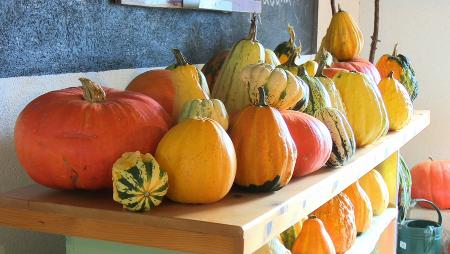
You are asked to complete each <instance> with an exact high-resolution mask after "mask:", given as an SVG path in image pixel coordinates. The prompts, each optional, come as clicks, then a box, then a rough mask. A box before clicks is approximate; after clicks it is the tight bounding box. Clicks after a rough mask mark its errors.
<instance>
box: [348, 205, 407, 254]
mask: <svg viewBox="0 0 450 254" xmlns="http://www.w3.org/2000/svg"><path fill="white" fill-rule="evenodd" d="M397 213H398V211H397V208H388V209H386V211H385V212H384V213H383V214H381V215H380V216H374V217H373V221H372V224H371V225H370V228H369V230H368V231H367V232H364V233H362V234H361V235H359V236H358V237H357V238H356V242H355V243H354V244H353V246H352V247H351V248H350V249H349V250H348V251H346V252H345V254H361V253H371V252H372V251H373V250H374V249H375V247H376V245H377V242H378V240H379V239H380V237H381V236H382V234H383V233H384V231H385V230H386V228H387V227H388V226H389V225H390V224H391V223H392V222H393V221H396V220H397ZM392 240H394V239H392Z"/></svg>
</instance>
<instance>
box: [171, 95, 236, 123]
mask: <svg viewBox="0 0 450 254" xmlns="http://www.w3.org/2000/svg"><path fill="white" fill-rule="evenodd" d="M204 117H206V118H210V119H212V120H215V121H217V122H218V123H219V124H220V125H221V126H222V127H223V128H224V129H225V130H227V129H228V114H227V110H226V109H225V106H224V105H223V103H222V102H221V101H220V100H217V99H194V100H191V101H188V102H186V104H184V107H183V111H182V112H181V114H180V116H179V117H178V122H182V121H184V120H186V119H188V118H204Z"/></svg>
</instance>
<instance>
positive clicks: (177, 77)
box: [167, 49, 209, 120]
mask: <svg viewBox="0 0 450 254" xmlns="http://www.w3.org/2000/svg"><path fill="white" fill-rule="evenodd" d="M173 53H174V55H175V59H176V61H177V63H176V64H175V65H171V66H169V67H168V68H167V69H168V70H170V71H171V78H172V82H173V85H174V87H175V97H174V104H173V109H172V119H173V120H176V119H177V118H178V116H179V114H180V113H181V110H182V108H183V106H184V104H185V103H186V102H188V101H190V100H192V99H208V98H209V88H208V84H207V83H206V78H205V75H203V73H202V72H201V71H200V70H199V69H197V67H195V66H194V65H192V64H189V63H188V62H187V60H186V58H185V57H184V56H183V54H182V53H181V51H180V50H178V49H173Z"/></svg>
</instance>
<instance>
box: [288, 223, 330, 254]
mask: <svg viewBox="0 0 450 254" xmlns="http://www.w3.org/2000/svg"><path fill="white" fill-rule="evenodd" d="M334 253H336V249H335V248H334V245H333V241H332V240H331V238H330V235H329V234H328V232H327V231H326V230H325V227H324V225H323V222H322V221H321V220H320V219H318V218H317V217H316V216H314V215H312V216H310V217H309V218H308V219H307V220H306V221H305V222H303V227H302V230H301V231H300V234H299V236H298V237H297V240H295V243H294V246H293V247H292V254H334Z"/></svg>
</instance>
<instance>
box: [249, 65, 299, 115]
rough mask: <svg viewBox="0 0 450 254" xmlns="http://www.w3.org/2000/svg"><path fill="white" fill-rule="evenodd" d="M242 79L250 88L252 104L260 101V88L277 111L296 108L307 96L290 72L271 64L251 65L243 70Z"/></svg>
mask: <svg viewBox="0 0 450 254" xmlns="http://www.w3.org/2000/svg"><path fill="white" fill-rule="evenodd" d="M241 78H242V81H243V83H244V84H245V85H246V86H247V87H248V94H249V96H250V102H251V103H252V104H257V103H258V101H259V90H258V89H259V88H260V87H262V88H264V92H265V94H266V96H267V103H268V104H269V106H271V107H274V108H277V109H281V110H282V109H290V108H292V107H294V106H295V105H296V104H297V102H298V101H300V100H301V99H302V98H303V96H304V95H305V94H304V92H303V86H302V85H301V84H300V81H299V80H298V79H297V78H296V77H295V76H294V75H293V74H292V73H290V72H289V71H287V70H284V69H282V68H275V67H273V66H272V65H270V64H264V63H259V64H251V65H248V66H247V67H245V68H244V69H243V70H242V73H241Z"/></svg>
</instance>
